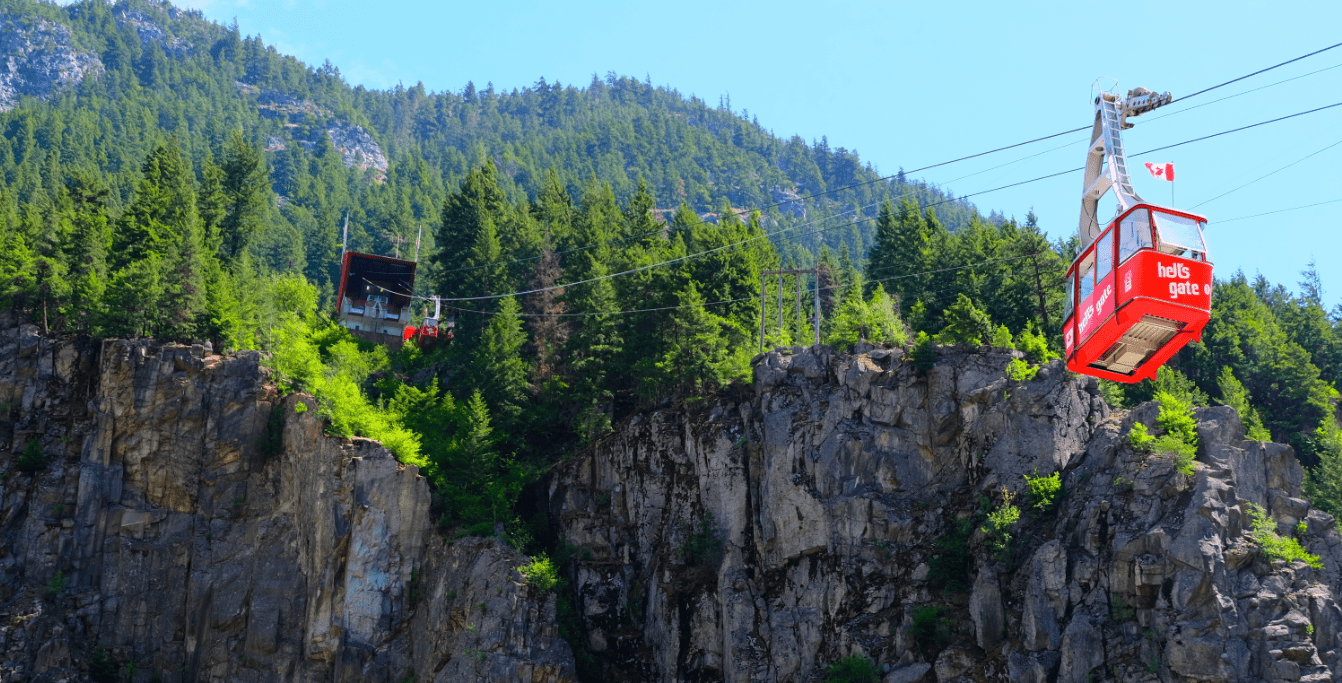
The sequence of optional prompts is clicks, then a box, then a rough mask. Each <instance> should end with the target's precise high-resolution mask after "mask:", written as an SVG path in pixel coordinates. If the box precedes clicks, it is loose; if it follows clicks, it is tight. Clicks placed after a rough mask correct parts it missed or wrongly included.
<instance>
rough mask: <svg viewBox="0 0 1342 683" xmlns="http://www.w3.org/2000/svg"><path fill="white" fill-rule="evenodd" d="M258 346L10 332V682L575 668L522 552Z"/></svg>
mask: <svg viewBox="0 0 1342 683" xmlns="http://www.w3.org/2000/svg"><path fill="white" fill-rule="evenodd" d="M259 361H260V359H259V356H258V355H257V354H255V353H249V354H241V355H238V356H234V357H229V358H224V357H220V356H217V355H213V354H211V353H210V352H209V350H208V349H207V348H205V347H203V346H193V347H184V346H158V345H155V344H153V343H150V342H147V341H106V342H96V341H93V340H89V339H51V338H44V337H41V336H39V335H38V333H37V330H36V328H34V327H32V326H24V327H22V328H19V329H13V328H11V329H8V330H5V331H4V332H3V333H0V447H2V448H4V449H5V450H4V451H0V463H2V464H0V470H3V473H0V479H3V486H2V487H0V537H2V538H3V543H0V680H4V681H6V682H7V683H8V682H9V681H25V680H53V681H54V680H76V679H78V680H84V679H86V677H87V675H88V674H89V673H97V672H106V669H107V665H106V664H103V665H101V666H102V668H101V669H100V668H99V667H96V666H95V667H93V670H92V671H90V667H91V664H93V662H94V660H95V648H96V647H99V646H100V647H101V648H102V652H101V653H97V654H107V655H110V659H111V669H113V672H112V673H113V674H114V675H115V674H116V673H117V672H119V673H120V674H121V675H123V676H129V678H130V679H131V680H134V681H149V680H161V681H258V682H260V681H280V680H282V681H318V680H320V681H332V680H334V681H393V680H394V681H405V680H424V681H427V680H433V681H461V680H475V679H481V680H525V681H568V680H572V669H573V664H572V655H571V654H570V652H569V649H568V647H567V645H566V644H565V643H564V642H563V641H562V640H560V639H559V638H558V637H557V636H556V629H555V626H554V622H555V619H554V609H555V607H554V604H555V603H554V598H553V596H548V595H541V594H537V593H535V592H534V591H533V590H532V589H529V588H528V587H527V586H526V585H525V584H524V583H523V582H522V581H521V578H520V576H519V575H518V574H517V572H516V571H515V568H516V567H517V566H518V565H519V564H521V563H522V562H523V561H524V558H522V557H520V556H519V555H517V554H516V553H515V552H514V551H512V550H511V549H510V548H508V547H507V546H506V545H504V544H502V543H501V542H498V541H493V540H481V539H466V540H463V541H458V542H455V543H451V544H445V543H443V542H442V541H441V540H440V539H439V537H438V536H437V534H435V533H434V532H433V525H432V523H431V520H430V519H429V515H428V511H429V491H428V488H427V486H426V484H425V482H424V480H423V478H421V477H420V476H418V474H417V472H416V470H415V468H413V467H409V468H408V467H405V466H402V465H400V464H399V463H398V462H397V461H396V460H395V459H394V458H393V457H392V456H391V455H390V454H389V453H388V452H387V451H386V450H385V449H383V448H382V447H381V446H380V445H378V444H376V443H374V442H370V441H366V440H354V441H342V440H340V439H336V438H332V437H329V436H326V435H324V434H323V430H322V423H321V420H320V418H319V417H318V416H317V411H316V410H315V409H313V408H314V407H315V406H314V404H313V402H312V400H311V399H310V398H305V397H303V396H300V395H291V396H288V397H285V398H283V399H281V398H280V396H278V394H276V393H275V392H274V390H273V389H272V388H271V387H269V386H268V385H267V384H266V382H265V373H264V368H263V367H262V366H261V365H260V362H259ZM30 443H31V444H36V446H29V444H30ZM25 449H27V450H28V451H29V452H30V453H31V452H32V451H33V450H35V449H40V451H41V453H42V454H44V456H45V458H46V460H47V461H48V464H47V467H46V469H44V470H41V471H39V472H37V473H35V474H24V473H22V472H21V471H20V470H19V468H18V454H19V453H20V452H22V451H24V450H25ZM104 680H112V679H111V678H105V679H104ZM118 680H120V679H118Z"/></svg>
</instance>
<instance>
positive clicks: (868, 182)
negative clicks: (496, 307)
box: [442, 43, 1342, 275]
mask: <svg viewBox="0 0 1342 683" xmlns="http://www.w3.org/2000/svg"><path fill="white" fill-rule="evenodd" d="M1337 47H1342V43H1337V44H1334V45H1329V46H1328V47H1325V48H1322V49H1319V50H1315V51H1313V52H1310V53H1308V54H1304V55H1300V56H1299V57H1296V58H1294V59H1288V60H1286V61H1284V62H1281V63H1279V64H1274V65H1272V66H1269V67H1266V68H1263V69H1259V70H1257V71H1255V72H1253V73H1250V74H1246V75H1244V76H1240V77H1238V78H1233V79H1231V80H1228V81H1225V82H1224V83H1220V84H1217V85H1213V86H1211V87H1210V88H1203V89H1202V90H1199V91H1197V92H1195V93H1192V94H1190V95H1184V96H1183V97H1180V98H1177V99H1175V100H1172V101H1171V104H1173V103H1174V102H1182V101H1184V100H1187V99H1192V98H1194V97H1197V96H1198V95H1202V94H1205V93H1208V92H1211V91H1213V90H1216V89H1218V88H1223V87H1225V86H1227V85H1230V84H1232V83H1238V82H1240V81H1242V80H1245V79H1247V78H1252V77H1253V76H1257V75H1259V74H1263V73H1266V72H1268V71H1272V70H1273V69H1277V68H1280V67H1283V66H1286V65H1287V64H1292V63H1294V62H1298V61H1300V60H1302V59H1306V58H1308V57H1313V56H1314V55H1317V54H1321V53H1324V52H1327V51H1329V50H1332V49H1334V48H1337ZM1328 68H1329V69H1332V68H1336V67H1328ZM1327 70H1328V69H1320V70H1319V71H1327ZM1319 71H1314V72H1311V73H1308V74H1304V75H1302V76H1296V77H1294V78H1288V79H1286V80H1285V81H1279V82H1277V83H1273V84H1270V85H1266V86H1262V88H1269V87H1272V86H1273V85H1279V84H1280V83H1285V82H1286V81H1291V80H1295V79H1297V78H1304V77H1305V76H1310V75H1313V74H1314V73H1319ZM1262 88H1255V89H1254V90H1261V89H1262ZM1254 90H1248V91H1245V92H1244V93H1239V94H1237V95H1231V96H1230V97H1238V96H1239V95H1243V94H1246V93H1248V92H1254ZM1222 99H1230V98H1229V97H1226V98H1222ZM1219 101H1221V100H1215V101H1214V102H1208V103H1207V104H1214V103H1215V102H1219ZM1197 106H1199V107H1200V106H1205V105H1197ZM1195 108H1196V107H1189V108H1188V109H1185V110H1181V111H1178V112H1172V113H1170V114H1166V115H1165V116H1171V115H1173V114H1178V113H1182V112H1183V111H1188V110H1191V109H1195ZM1161 118H1164V116H1158V117H1154V118H1153V119H1151V120H1158V119H1161ZM1090 128H1091V126H1082V127H1080V128H1073V129H1071V130H1064V131H1061V132H1058V133H1053V134H1051V135H1045V136H1042V137H1037V138H1034V139H1031V140H1025V141H1023V142H1017V143H1015V144H1012V145H1006V146H1004V147H998V148H996V149H990V150H987V151H984V152H978V153H976V154H970V155H966V156H963V157H959V158H956V159H951V160H949V161H942V162H938V163H935V164H929V165H927V166H922V167H919V168H915V169H913V170H911V171H901V172H900V173H903V174H905V175H908V174H910V173H919V172H921V171H926V170H929V169H933V168H940V167H942V166H948V165H950V164H955V163H959V162H961V161H968V160H970V159H977V158H979V157H982V156H987V155H989V154H995V153H997V152H1003V151H1006V150H1008V149H1015V148H1017V147H1023V146H1025V145H1030V144H1034V143H1036V142H1043V141H1044V140H1051V139H1053V138H1056V137H1060V136H1063V135H1067V134H1069V133H1079V132H1081V131H1084V130H1089V129H1090ZM1166 149H1168V148H1166ZM1050 151H1052V150H1050ZM1152 151H1159V150H1148V152H1152ZM1145 153H1146V152H1143V154H1145ZM1035 156H1038V155H1035ZM1133 156H1136V155H1133ZM1025 158H1029V157H1025ZM1012 163H1014V162H1012ZM1003 165H1008V164H1003ZM994 168H1000V166H999V167H994ZM987 170H992V169H987ZM900 173H895V174H891V175H887V176H882V177H879V178H875V179H873V180H866V181H863V182H860V183H854V184H852V185H845V186H843V187H837V188H834V189H832V190H826V191H824V192H817V193H815V194H810V195H806V196H799V197H797V198H795V199H788V200H786V201H782V202H775V203H773V204H766V205H764V206H760V207H756V208H753V209H749V210H746V211H744V213H746V214H749V213H752V212H754V211H763V210H765V209H771V208H775V207H779V206H784V205H786V204H792V203H796V202H800V201H803V200H807V199H815V198H817V197H823V196H826V195H830V194H834V193H836V192H842V191H844V190H852V189H855V188H859V187H865V186H867V185H873V184H875V183H878V182H882V181H886V180H891V179H893V178H897V177H899V175H900ZM971 175H977V174H971ZM1058 175H1061V174H1058ZM965 177H970V176H965ZM1046 177H1052V176H1046ZM1040 180H1043V178H1040ZM952 182H954V181H952ZM1004 187H1013V186H1011V185H1008V186H1004ZM999 189H1003V188H999ZM990 191H991V190H990ZM978 194H982V193H978ZM965 196H970V195H965ZM963 198H964V196H961V197H957V198H955V199H963ZM949 201H954V199H952V200H949ZM942 203H946V202H942ZM706 223H707V221H703V220H700V221H697V222H694V223H689V224H687V225H685V226H679V227H682V228H684V227H691V226H695V225H704V224H706ZM666 229H667V228H666V227H665V226H663V227H660V228H658V229H657V230H653V231H651V232H645V233H642V234H638V235H626V236H624V237H617V238H614V239H610V240H606V241H603V242H598V243H595V244H589V245H586V246H582V247H573V248H570V249H563V250H560V251H555V252H551V253H553V254H555V255H564V254H571V253H574V252H579V251H586V250H588V249H595V248H597V247H600V246H604V245H607V244H615V243H618V242H624V241H628V240H635V239H642V238H644V237H650V236H652V235H656V234H658V233H660V232H663V231H664V230H666ZM539 258H540V256H527V257H523V258H517V259H509V260H505V261H492V262H490V263H485V264H481V265H476V266H469V267H466V268H456V269H453V270H449V271H444V272H443V273H442V274H443V275H448V274H451V273H464V272H470V271H473V270H479V269H481V268H488V267H490V266H501V265H511V264H514V263H525V262H527V261H535V260H536V259H539Z"/></svg>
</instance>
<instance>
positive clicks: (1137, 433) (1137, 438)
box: [1128, 422, 1156, 453]
mask: <svg viewBox="0 0 1342 683" xmlns="http://www.w3.org/2000/svg"><path fill="white" fill-rule="evenodd" d="M1155 440H1156V437H1154V436H1151V433H1150V432H1149V431H1147V429H1146V425H1144V424H1142V423H1140V422H1135V423H1133V425H1132V431H1129V432H1128V445H1129V446H1132V448H1133V450H1137V451H1142V452H1144V453H1148V452H1150V451H1151V444H1153V443H1155Z"/></svg>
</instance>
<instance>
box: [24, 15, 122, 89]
mask: <svg viewBox="0 0 1342 683" xmlns="http://www.w3.org/2000/svg"><path fill="white" fill-rule="evenodd" d="M102 71H103V63H102V60H100V59H98V55H96V54H94V53H92V52H85V51H83V50H80V49H78V48H76V47H75V45H74V41H73V40H72V39H71V36H70V27H68V26H65V25H62V24H58V23H55V22H52V21H47V20H45V19H34V18H32V17H28V16H19V15H9V14H6V13H4V12H0V111H9V110H10V109H13V108H14V107H15V106H17V105H18V103H19V98H20V97H23V96H28V97H36V98H38V99H42V100H45V99H47V98H49V97H51V96H53V95H55V94H57V93H59V92H61V91H62V90H64V89H65V88H67V87H69V86H70V85H73V84H75V83H78V82H79V81H80V80H82V79H83V78H84V77H85V76H88V75H97V74H99V73H102Z"/></svg>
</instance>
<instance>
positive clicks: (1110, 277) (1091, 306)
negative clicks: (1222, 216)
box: [1062, 204, 1212, 383]
mask: <svg viewBox="0 0 1342 683" xmlns="http://www.w3.org/2000/svg"><path fill="white" fill-rule="evenodd" d="M1206 223H1207V219H1205V218H1203V217H1201V216H1197V215H1194V214H1190V213H1184V212H1182V211H1175V210H1173V209H1166V208H1162V207H1158V206H1152V205H1151V204H1138V205H1137V206H1134V207H1132V208H1131V209H1128V211H1127V212H1126V213H1124V214H1123V215H1121V216H1119V217H1118V219H1117V220H1115V221H1114V222H1113V223H1111V224H1110V225H1109V228H1108V229H1106V230H1105V231H1104V232H1103V233H1102V234H1101V235H1100V237H1099V238H1098V239H1096V240H1095V241H1094V242H1093V243H1092V244H1091V245H1090V246H1089V247H1087V248H1086V250H1085V251H1083V252H1081V256H1080V257H1078V258H1077V260H1076V261H1075V262H1074V263H1073V264H1072V267H1071V268H1070V269H1069V270H1068V271H1067V308H1066V311H1065V312H1064V313H1063V319H1064V322H1063V335H1062V336H1063V344H1064V346H1065V348H1066V353H1067V369H1069V370H1071V371H1073V372H1079V373H1081V374H1084V375H1093V376H1095V377H1102V378H1104V379H1111V380H1114V381H1117V382H1128V383H1133V382H1140V381H1141V380H1144V379H1147V378H1149V377H1155V375H1156V371H1157V370H1159V369H1160V366H1161V365H1163V364H1164V363H1165V361H1167V360H1169V359H1170V357H1171V356H1173V355H1174V354H1175V353H1177V352H1178V351H1179V349H1181V348H1183V347H1184V345H1185V344H1187V343H1188V342H1190V341H1201V339H1202V328H1204V327H1206V325H1207V321H1208V320H1209V319H1210V318H1211V304H1212V296H1211V295H1212V264H1211V261H1210V260H1208V258H1207V246H1206V242H1205V241H1204V240H1203V237H1202V228H1203V227H1204V226H1205V225H1206ZM1115 264H1117V267H1115ZM1074 302H1075V305H1074Z"/></svg>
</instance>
